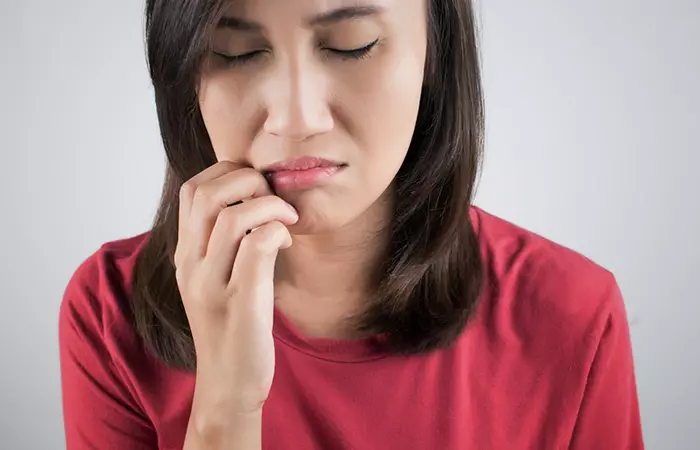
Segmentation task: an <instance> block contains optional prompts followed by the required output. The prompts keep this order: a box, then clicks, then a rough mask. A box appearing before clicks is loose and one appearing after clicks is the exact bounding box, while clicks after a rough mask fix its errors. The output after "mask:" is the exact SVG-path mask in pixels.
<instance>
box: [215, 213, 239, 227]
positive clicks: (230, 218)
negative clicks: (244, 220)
mask: <svg viewBox="0 0 700 450" xmlns="http://www.w3.org/2000/svg"><path fill="white" fill-rule="evenodd" d="M216 220H217V222H221V225H222V226H223V227H224V228H225V229H226V230H228V231H237V230H239V229H240V227H241V215H240V214H239V212H238V211H237V210H236V209H234V208H224V209H223V210H221V212H220V213H219V217H218V218H217V219H216Z"/></svg>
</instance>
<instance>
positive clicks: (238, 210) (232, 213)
mask: <svg viewBox="0 0 700 450" xmlns="http://www.w3.org/2000/svg"><path fill="white" fill-rule="evenodd" d="M298 220H299V216H298V215H297V212H296V211H295V210H294V208H293V207H292V206H291V205H290V204H289V203H287V202H285V201H284V200H282V199H281V198H279V197H277V196H274V195H267V196H264V197H259V198H255V199H253V200H250V201H247V202H245V203H242V204H239V205H236V206H230V207H228V208H225V209H224V210H223V211H221V212H220V213H219V216H218V217H217V219H216V223H215V224H214V229H213V230H212V232H211V237H210V239H209V243H208V245H207V251H206V255H205V257H204V262H203V270H204V271H205V272H206V273H210V274H211V276H213V277H214V279H215V280H221V281H223V282H224V283H225V284H228V282H229V280H230V278H231V271H232V270H233V264H234V261H235V260H236V255H237V253H238V249H239V247H240V243H241V240H242V239H243V238H244V237H245V236H246V232H247V231H249V230H254V229H256V228H258V227H262V226H263V225H265V224H266V223H268V222H272V221H279V222H281V223H282V224H284V225H288V226H289V225H293V224H295V223H296V222H297V221H298Z"/></svg>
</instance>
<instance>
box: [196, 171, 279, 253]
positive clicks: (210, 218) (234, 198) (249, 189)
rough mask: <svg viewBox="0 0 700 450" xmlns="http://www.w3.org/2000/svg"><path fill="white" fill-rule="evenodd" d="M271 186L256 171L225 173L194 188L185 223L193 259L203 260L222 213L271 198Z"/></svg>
mask: <svg viewBox="0 0 700 450" xmlns="http://www.w3.org/2000/svg"><path fill="white" fill-rule="evenodd" d="M271 193H272V192H271V190H270V185H269V184H268V182H267V180H266V179H265V177H264V176H263V175H262V174H261V173H260V172H258V171H256V170H255V169H251V168H245V169H238V170H235V171H233V172H229V173H226V174H224V175H222V176H220V177H219V178H215V179H213V180H210V181H207V182H205V183H202V184H200V185H199V186H198V187H197V191H196V192H195V194H194V199H193V200H192V207H191V210H190V215H189V218H188V219H189V220H188V224H187V227H188V233H189V234H188V238H187V239H188V240H190V251H191V252H192V255H193V257H196V258H199V259H201V258H204V256H205V255H206V251H207V245H208V243H209V238H210V236H211V232H212V229H213V228H214V224H215V223H216V219H217V217H218V216H219V213H221V211H222V210H224V209H225V208H227V207H228V206H229V205H231V204H234V203H236V202H238V201H241V200H244V199H247V198H251V197H253V198H255V197H262V196H265V195H270V194H271Z"/></svg>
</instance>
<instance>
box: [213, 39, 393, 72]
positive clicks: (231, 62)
mask: <svg viewBox="0 0 700 450" xmlns="http://www.w3.org/2000/svg"><path fill="white" fill-rule="evenodd" d="M378 43H379V39H375V40H374V41H372V42H370V43H369V44H367V45H365V46H364V47H360V48H354V49H352V50H338V49H334V48H323V50H325V51H327V52H328V53H330V54H332V55H334V56H338V57H340V58H341V59H344V60H352V59H355V60H358V59H364V58H368V57H369V56H370V53H371V52H372V50H373V49H374V47H376V45H377V44H378ZM266 52H267V51H266V50H256V51H254V52H249V53H244V54H242V55H226V54H223V53H219V52H214V54H215V55H217V56H219V57H220V58H222V59H223V60H224V61H225V62H226V65H228V66H238V65H242V64H245V63H247V62H250V61H252V60H254V59H255V58H256V57H258V56H261V55H262V54H263V53H266Z"/></svg>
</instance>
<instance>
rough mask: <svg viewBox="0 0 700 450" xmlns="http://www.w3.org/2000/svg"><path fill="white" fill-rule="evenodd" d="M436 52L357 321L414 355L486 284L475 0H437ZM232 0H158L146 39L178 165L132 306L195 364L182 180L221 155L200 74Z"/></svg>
mask: <svg viewBox="0 0 700 450" xmlns="http://www.w3.org/2000/svg"><path fill="white" fill-rule="evenodd" d="M428 3H429V5H428V22H429V24H428V26H429V29H428V30H429V33H428V49H427V50H428V52H427V61H426V71H425V80H424V85H423V91H422V94H421V103H420V109H419V112H418V120H417V124H416V128H415V131H414V135H413V140H412V142H411V145H410V148H409V149H408V153H407V156H406V159H405V161H404V163H403V165H402V167H401V169H400V170H399V172H398V174H397V177H396V180H395V183H394V186H395V189H396V196H395V198H396V204H395V211H394V215H393V222H392V225H391V239H390V244H389V248H388V249H387V258H386V259H385V261H383V263H382V264H381V265H380V266H379V267H378V268H377V272H376V275H377V290H376V295H375V296H374V297H373V298H371V299H368V305H367V308H366V310H365V311H364V312H363V314H362V315H361V316H360V317H358V318H357V319H358V322H357V323H358V328H359V329H360V330H363V331H369V332H372V333H376V334H382V335H385V336H387V338H388V340H387V342H388V343H389V344H390V346H391V350H392V351H394V352H397V353H402V354H415V353H421V352H426V351H429V350H432V349H436V348H440V347H444V346H447V345H449V344H450V343H452V342H453V341H454V340H455V339H456V338H457V336H458V335H459V334H460V333H461V332H462V331H463V330H464V328H465V326H466V324H467V323H468V320H469V318H470V317H471V316H472V315H473V312H474V310H475V306H476V304H477V302H478V299H479V296H480V293H481V288H482V272H483V269H482V262H481V254H480V249H479V245H478V241H477V237H476V235H475V231H474V227H473V226H472V223H471V222H470V219H469V210H470V205H471V201H472V199H473V195H474V186H475V184H476V179H477V174H478V171H479V167H480V162H481V157H482V152H483V135H484V119H483V95H482V88H481V77H480V68H479V57H478V47H477V37H476V23H475V17H474V12H473V7H472V3H471V0H428ZM224 5H225V1H223V0H148V1H147V2H146V42H147V53H148V64H149V70H150V75H151V79H152V81H153V85H154V88H155V100H156V105H157V110H158V119H159V122H160V130H161V135H162V139H163V144H164V146H165V152H166V155H167V161H168V165H167V172H166V176H165V184H164V187H163V192H162V198H161V202H160V206H159V208H158V211H157V214H156V217H155V221H154V224H153V227H152V230H151V231H150V233H149V235H148V238H147V241H146V242H145V244H144V247H143V249H142V252H141V253H140V255H139V257H138V260H137V264H136V267H135V274H134V275H135V280H134V292H133V313H134V321H135V326H136V329H137V331H138V333H139V335H140V336H141V338H142V339H143V341H144V343H145V345H146V347H147V348H148V349H150V350H151V351H152V352H153V353H154V354H155V355H156V356H157V357H158V358H160V359H161V360H163V361H164V362H165V363H166V364H168V365H170V366H172V367H176V368H180V369H185V370H194V368H195V350H194V343H193V341H192V335H191V334H190V332H189V326H188V322H187V316H186V315H185V310H184V308H183V305H182V300H181V297H180V293H179V291H178V287H177V284H176V281H175V267H174V264H173V255H174V252H175V247H176V244H177V229H178V223H177V221H178V202H179V199H178V196H179V190H180V186H181V185H182V184H183V183H184V181H186V180H188V179H189V178H191V177H192V176H194V175H195V174H197V173H199V172H201V171H202V170H204V169H205V168H207V167H208V166H210V165H212V164H214V163H216V156H215V154H214V151H213V149H212V146H211V142H210V140H209V137H208V134H207V131H206V128H205V126H204V122H203V119H202V116H201V113H200V111H199V107H198V102H197V85H198V81H199V70H200V67H201V64H202V62H203V58H204V56H205V55H206V52H207V51H208V48H209V43H210V39H211V32H212V29H213V26H214V24H215V22H216V21H217V20H218V18H219V17H220V15H221V13H222V8H223V6H224Z"/></svg>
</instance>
